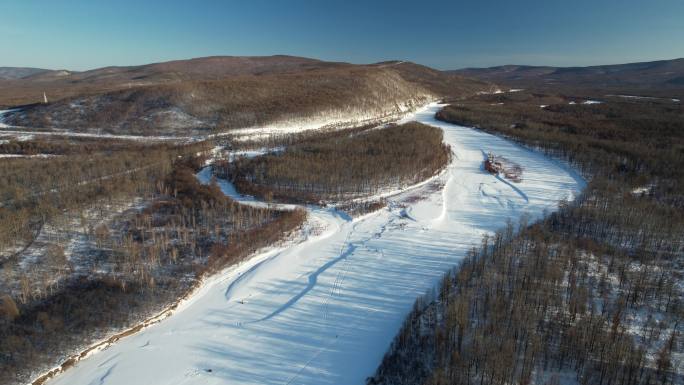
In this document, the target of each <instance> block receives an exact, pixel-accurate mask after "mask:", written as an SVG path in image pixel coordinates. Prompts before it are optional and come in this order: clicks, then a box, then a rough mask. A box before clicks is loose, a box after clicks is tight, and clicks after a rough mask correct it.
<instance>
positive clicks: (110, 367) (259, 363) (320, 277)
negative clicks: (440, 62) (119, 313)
mask: <svg viewBox="0 0 684 385" xmlns="http://www.w3.org/2000/svg"><path fill="white" fill-rule="evenodd" d="M439 108H440V107H439V106H438V105H436V104H432V105H430V106H428V107H427V108H425V109H423V110H421V111H419V112H417V113H416V114H414V115H413V116H411V117H409V118H407V119H405V120H417V121H420V122H422V123H425V124H430V125H433V126H437V127H440V128H441V129H443V130H444V140H445V142H446V143H448V144H449V145H451V147H452V150H453V151H454V158H453V162H452V163H451V164H450V165H449V166H448V169H447V170H446V172H444V173H443V174H442V175H441V176H440V177H439V178H438V180H437V181H436V182H438V183H428V184H424V185H422V186H420V187H416V188H414V189H411V190H410V191H407V192H404V193H402V194H399V195H396V196H393V197H391V198H390V199H389V201H390V204H389V207H390V209H384V210H381V211H379V212H377V213H374V214H371V215H369V216H365V217H363V218H361V219H359V220H351V219H350V218H348V217H346V216H344V215H341V214H339V213H337V212H336V211H335V210H333V209H315V208H309V211H310V215H309V217H310V219H309V224H308V225H309V226H311V227H314V226H319V227H320V228H321V230H320V231H318V232H312V233H311V234H310V235H309V236H308V239H307V240H305V241H303V242H300V243H296V244H294V243H293V244H291V245H289V246H286V247H283V248H281V249H278V250H272V251H269V252H266V253H263V254H261V255H257V256H255V257H254V258H252V259H251V260H250V261H248V262H246V263H244V264H242V265H240V266H237V267H235V268H231V269H228V270H226V271H225V272H224V273H223V274H220V275H218V276H216V277H214V278H212V279H210V280H209V281H208V282H207V284H206V285H204V286H203V287H202V288H201V289H200V290H199V291H198V292H197V293H196V294H195V295H194V296H193V297H192V298H191V299H190V300H188V301H186V302H184V303H183V304H182V305H181V306H180V308H179V309H178V310H177V311H176V313H175V314H173V315H172V316H171V317H170V318H168V319H166V320H164V321H163V322H161V323H159V324H156V325H153V326H151V327H149V328H147V329H144V330H143V331H142V332H140V333H138V334H136V335H133V336H131V337H128V338H125V339H123V340H121V341H120V342H118V343H117V344H115V345H113V346H111V347H110V348H108V349H106V350H104V351H101V352H99V353H97V354H94V355H92V356H91V357H88V358H86V359H84V360H83V361H81V362H79V363H78V364H77V365H76V367H74V368H72V369H69V370H67V371H66V372H65V373H63V374H61V375H59V376H57V377H56V378H55V379H53V380H51V381H50V382H49V384H51V385H54V384H60V385H62V384H63V385H79V384H83V385H87V384H116V385H133V384H316V385H322V384H344V385H347V384H359V385H361V384H363V383H364V380H365V378H366V377H368V376H370V375H372V374H373V372H374V370H375V369H376V367H377V365H378V364H379V363H380V360H381V359H382V356H383V354H384V353H385V351H386V350H387V348H388V347H389V344H390V342H391V341H392V338H393V337H394V335H395V334H396V333H397V332H398V330H399V328H400V326H401V324H402V322H403V320H404V317H405V316H406V314H407V313H408V312H409V311H410V310H411V307H412V305H413V303H414V300H415V299H416V297H418V296H420V295H422V294H424V293H425V292H426V291H427V290H428V289H430V288H431V287H433V286H434V285H435V284H436V283H437V282H438V281H439V279H440V278H441V276H442V274H443V273H444V272H445V271H446V270H448V269H449V268H451V267H453V266H454V265H456V264H457V263H458V262H459V261H460V260H461V259H462V258H463V257H464V256H465V255H466V253H467V251H468V249H469V248H471V247H472V246H474V245H478V244H479V243H480V240H481V237H482V235H483V234H485V233H491V232H493V231H495V230H497V229H499V228H501V227H503V226H505V223H506V221H507V220H508V219H511V220H514V221H517V220H518V218H520V217H521V216H523V215H529V216H530V217H531V219H535V218H539V217H540V216H541V215H542V214H543V213H544V212H545V211H552V210H554V209H555V208H556V207H557V204H558V201H559V200H561V199H572V198H573V197H574V196H576V194H578V193H579V192H580V191H581V189H582V188H583V187H584V182H583V180H582V179H581V177H580V176H579V175H578V174H576V173H574V172H573V171H572V170H568V169H567V168H566V167H564V166H562V165H560V164H559V163H557V162H555V161H553V160H550V159H548V158H545V157H544V156H542V155H541V154H538V153H535V152H532V151H529V150H527V149H523V148H521V147H519V146H517V145H515V144H513V143H511V142H508V141H506V140H504V139H501V138H498V137H495V136H492V135H488V134H486V133H483V132H481V131H477V130H473V129H470V128H465V127H459V126H455V125H451V124H447V123H443V122H439V121H436V120H435V119H434V118H433V117H434V113H435V112H436V111H437V110H438V109H439ZM488 151H492V152H494V153H496V154H497V155H502V156H504V157H506V158H508V159H510V160H512V161H514V162H516V163H518V164H520V165H522V166H523V167H524V174H523V181H522V182H521V183H517V184H512V183H509V182H508V181H505V180H502V179H497V178H496V177H494V176H492V175H490V174H488V173H486V172H485V171H483V169H482V161H483V156H484V153H486V152H488ZM483 152H484V153H483ZM201 176H202V175H200V177H201ZM437 184H438V185H439V186H441V187H439V188H437V187H436V185H437ZM223 188H224V190H225V191H226V193H229V194H231V195H234V194H235V192H234V191H233V190H231V186H230V185H228V184H223ZM420 195H422V196H424V197H425V199H422V200H416V199H413V198H415V197H416V196H420ZM402 202H403V205H404V206H406V207H405V208H402V207H400V206H401V204H402Z"/></svg>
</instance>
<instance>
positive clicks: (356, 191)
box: [217, 123, 450, 202]
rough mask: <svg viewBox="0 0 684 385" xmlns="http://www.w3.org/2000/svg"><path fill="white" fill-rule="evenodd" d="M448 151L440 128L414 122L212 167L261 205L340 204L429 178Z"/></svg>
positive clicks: (301, 145)
mask: <svg viewBox="0 0 684 385" xmlns="http://www.w3.org/2000/svg"><path fill="white" fill-rule="evenodd" d="M449 156H450V150H449V148H448V147H447V146H445V145H444V144H443V143H442V133H441V131H440V130H439V129H437V128H434V127H429V126H425V125H422V124H419V123H407V124H403V125H400V126H391V127H389V128H383V129H375V130H368V131H363V132H358V133H354V134H352V135H344V136H337V135H335V136H333V137H329V138H325V139H321V140H318V141H316V140H310V141H306V142H304V143H303V144H298V145H293V146H290V147H288V148H287V149H285V150H284V151H282V152H279V153H274V154H268V155H264V156H259V157H256V158H251V159H250V158H240V159H237V160H236V161H235V162H232V163H227V162H226V163H224V164H223V165H219V166H218V167H217V174H218V175H219V176H221V177H225V178H228V179H230V180H233V181H234V183H235V185H236V186H237V188H238V189H239V190H240V191H241V192H244V193H247V194H253V195H257V196H260V197H262V198H264V199H266V200H269V199H277V200H286V201H298V202H318V201H320V200H344V199H348V198H354V197H361V196H368V195H372V194H375V193H378V192H380V191H383V190H386V189H392V188H397V187H400V186H402V185H406V184H412V183H416V182H419V181H421V180H424V179H426V178H428V177H430V176H432V175H434V174H435V173H436V172H437V171H438V170H440V169H442V168H443V167H444V166H445V165H446V164H447V162H448V160H449Z"/></svg>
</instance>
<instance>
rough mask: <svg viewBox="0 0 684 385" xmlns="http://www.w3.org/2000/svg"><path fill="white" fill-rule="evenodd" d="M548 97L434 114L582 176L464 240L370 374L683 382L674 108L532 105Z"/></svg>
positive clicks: (451, 380) (441, 379)
mask: <svg viewBox="0 0 684 385" xmlns="http://www.w3.org/2000/svg"><path fill="white" fill-rule="evenodd" d="M552 98H554V97H552V96H547V95H532V94H526V93H520V94H505V95H486V96H480V97H479V98H476V99H474V100H469V101H464V102H462V103H459V104H458V105H452V106H449V107H447V108H445V109H444V110H443V111H441V112H440V113H438V118H439V119H442V120H446V121H449V122H454V123H458V124H466V125H476V126H478V127H482V128H484V129H486V130H489V131H491V132H493V133H497V134H502V135H505V136H507V137H509V138H511V139H513V140H517V141H519V142H520V143H521V144H524V145H527V146H530V147H532V148H535V149H538V150H540V151H544V152H546V153H547V154H549V155H551V156H554V157H557V158H560V159H562V160H565V161H567V162H569V163H570V164H572V165H573V166H574V167H576V168H578V169H580V170H582V171H583V172H584V173H585V175H587V176H589V177H590V181H589V184H588V186H587V188H586V190H585V192H584V193H583V195H582V196H581V197H579V198H578V199H577V200H576V201H575V202H572V203H571V204H568V203H565V202H561V204H560V209H559V211H558V212H556V213H554V214H552V215H550V216H548V217H547V218H546V219H545V220H543V221H542V222H540V223H539V224H536V225H533V226H526V225H525V224H523V225H521V226H520V229H518V230H519V231H514V229H513V227H512V226H509V227H508V228H507V229H506V230H505V231H502V232H501V233H499V234H497V235H496V236H495V237H493V238H490V239H485V241H484V244H483V246H482V247H481V248H479V249H477V250H473V252H472V253H471V254H470V255H469V256H468V257H467V258H466V259H465V261H464V262H463V264H462V265H461V266H460V267H458V268H456V269H455V270H454V271H453V272H452V273H451V274H449V275H447V276H446V277H445V279H444V282H443V283H442V284H441V285H440V287H439V289H438V294H437V295H433V296H428V297H426V298H423V299H421V300H419V301H418V302H417V304H416V307H415V309H414V311H413V312H412V313H411V315H410V316H409V317H408V319H407V320H406V323H405V325H404V327H403V329H402V330H401V332H400V333H399V335H398V336H397V337H396V339H395V341H394V343H393V345H392V347H391V349H390V351H389V352H388V353H387V355H386V357H385V359H384V361H383V363H382V365H381V366H380V368H379V369H378V371H377V373H376V374H375V376H374V377H373V378H370V379H369V383H370V384H435V385H436V384H480V385H485V384H532V383H533V384H559V383H579V384H601V385H603V384H606V385H607V384H611V385H612V384H672V383H681V381H682V380H683V377H682V372H681V362H680V361H679V358H678V357H680V356H681V353H682V352H683V351H684V341H683V340H682V332H684V325H683V324H682V319H683V318H682V317H683V316H684V307H683V306H682V305H683V303H682V299H683V298H684V296H683V293H682V288H681V286H680V285H679V282H681V279H682V277H683V276H684V265H683V264H682V257H683V255H684V244H683V242H682V234H684V219H683V218H684V198H683V197H684V195H683V193H682V191H683V190H682V189H681V187H682V185H683V184H684V175H682V173H683V171H682V170H683V169H684V112H683V111H682V108H681V107H680V106H676V105H672V104H664V103H643V102H637V103H632V102H624V101H613V100H611V101H609V102H607V103H605V104H590V105H583V104H574V105H570V104H568V103H567V101H564V102H562V104H553V105H550V106H548V107H545V108H540V106H539V105H540V104H544V103H543V102H542V103H540V100H542V99H543V100H545V101H548V100H549V99H552ZM556 99H557V100H558V99H561V98H556ZM561 100H562V99H561ZM496 103H504V104H503V105H497V104H496ZM492 104H495V105H492Z"/></svg>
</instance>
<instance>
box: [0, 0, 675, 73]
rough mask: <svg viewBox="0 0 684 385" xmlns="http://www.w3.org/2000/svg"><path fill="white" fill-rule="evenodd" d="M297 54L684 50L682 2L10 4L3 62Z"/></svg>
mask: <svg viewBox="0 0 684 385" xmlns="http://www.w3.org/2000/svg"><path fill="white" fill-rule="evenodd" d="M272 54H290V55H297V56H307V57H315V58H320V59H324V60H336V61H348V62H353V63H370V62H377V61H382V60H390V59H401V60H411V61H415V62H418V63H421V64H426V65H430V66H433V67H436V68H440V69H449V68H462V67H467V66H492V65H500V64H539V65H542V64H544V65H563V66H568V65H592V64H609V63H623V62H632V61H644V60H655V59H670V58H676V57H684V0H641V1H636V0H594V1H586V0H565V1H556V0H546V1H536V0H517V1H516V0H508V1H487V0H480V1H474V0H473V1H470V0H469V1H465V0H451V1H428V0H424V1H407V0H393V1H387V0H376V1H373V0H366V1H356V0H347V1H337V0H318V1H316V0H291V1H288V0H280V1H277V0H272V1H265V0H241V1H233V0H224V1H219V0H215V1H210V0H206V1H203V0H196V1H189V0H185V1H178V0H165V1H146V0H137V1H133V0H117V1H105V0H88V1H83V0H0V66H32V67H43V68H53V69H57V68H65V69H72V70H84V69H90V68H96V67H102V66H106V65H132V64H144V63H149V62H157V61H165V60H172V59H184V58H191V57H199V56H209V55H272Z"/></svg>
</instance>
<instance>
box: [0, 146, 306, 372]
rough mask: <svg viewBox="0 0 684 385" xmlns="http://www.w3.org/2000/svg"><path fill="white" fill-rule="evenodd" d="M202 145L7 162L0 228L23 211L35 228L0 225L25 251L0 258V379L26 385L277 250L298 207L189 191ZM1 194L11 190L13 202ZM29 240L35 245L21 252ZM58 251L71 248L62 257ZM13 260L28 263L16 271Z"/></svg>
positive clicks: (298, 216) (297, 220) (203, 189)
mask: <svg viewBox="0 0 684 385" xmlns="http://www.w3.org/2000/svg"><path fill="white" fill-rule="evenodd" d="M209 147H210V146H208V144H201V145H189V146H181V147H175V146H171V145H159V146H157V145H155V146H149V147H138V146H137V145H135V144H132V145H131V146H130V147H129V148H128V149H123V148H122V149H120V151H119V150H117V151H109V152H107V153H106V154H105V153H96V154H94V155H91V156H86V155H85V154H78V155H69V156H65V157H64V158H68V159H69V161H65V162H56V163H50V162H45V160H42V159H17V160H12V163H11V164H17V167H16V168H15V169H14V170H11V169H10V168H7V169H5V168H3V169H2V172H3V173H4V174H5V175H8V176H10V177H11V178H9V179H7V180H9V181H11V182H12V184H11V185H8V186H3V188H4V189H3V192H5V193H6V195H4V196H5V197H7V198H10V199H8V200H7V203H5V205H4V206H3V207H2V208H0V210H4V213H5V214H4V215H5V216H4V217H3V218H4V220H8V219H7V218H10V217H11V215H14V217H15V218H16V217H21V216H22V215H23V216H25V217H26V221H25V222H26V223H28V224H30V223H32V221H41V222H43V223H45V226H39V227H37V231H35V232H30V231H26V230H24V229H22V228H21V227H20V226H19V224H16V223H15V224H13V223H11V222H9V223H8V222H2V224H3V226H4V227H3V228H4V229H9V230H12V231H15V232H16V233H18V232H20V231H25V232H26V235H25V238H26V239H25V242H27V244H29V248H28V250H29V251H31V253H32V254H29V255H24V254H25V253H24V252H22V251H21V250H20V251H18V252H16V253H15V254H11V255H9V254H8V255H9V256H7V257H5V259H3V266H2V268H1V269H0V273H2V278H3V280H4V281H3V282H0V383H3V384H5V383H7V384H10V383H26V382H27V381H29V380H30V379H31V378H30V376H31V375H35V373H36V371H39V370H44V369H46V367H51V366H53V365H55V364H56V363H58V362H59V361H63V360H64V359H65V358H66V357H68V356H69V355H71V354H73V353H75V349H78V348H81V347H83V346H84V344H88V343H91V342H93V341H96V340H99V339H102V338H103V337H105V336H107V335H108V334H109V333H111V332H112V331H117V330H121V329H122V328H124V327H128V326H130V325H132V324H135V323H136V322H140V321H141V320H143V319H144V318H146V317H148V316H150V315H151V314H154V313H156V312H158V311H160V310H162V309H163V308H165V307H167V306H169V305H170V304H172V303H173V302H174V301H175V300H177V299H178V298H180V297H182V296H184V295H185V294H186V293H188V292H189V291H190V290H192V289H193V288H194V287H195V286H196V285H197V284H198V283H199V282H200V280H201V278H202V277H203V276H205V275H207V274H211V273H213V272H215V271H217V270H219V269H221V268H224V267H226V266H228V265H230V264H233V263H235V262H238V261H240V260H241V259H243V258H245V257H247V256H249V255H250V254H251V253H253V252H255V251H257V250H258V249H259V248H261V247H265V246H267V245H270V244H272V243H274V242H277V241H278V240H280V239H282V238H283V236H284V235H285V234H287V233H290V232H292V231H293V230H294V229H296V228H297V227H298V226H299V225H300V224H301V223H302V222H303V221H304V219H305V216H306V214H305V212H304V211H302V210H294V211H275V210H271V209H264V208H255V207H248V206H242V205H238V204H236V203H235V202H233V201H232V200H231V199H230V198H228V197H226V196H225V195H223V193H222V192H221V191H220V189H219V188H218V186H217V185H216V184H213V183H212V184H209V185H202V184H200V183H199V182H198V180H197V178H196V176H195V174H196V173H197V171H199V169H200V167H202V166H203V165H204V162H205V158H204V157H203V156H196V155H195V154H196V153H198V152H200V153H201V152H202V151H203V150H205V149H206V148H209ZM110 148H115V147H110ZM142 150H144V151H142ZM136 153H137V154H139V155H136ZM58 159H61V158H58ZM76 160H78V161H79V162H76ZM16 161H19V162H16ZM60 167H61V168H62V169H61V170H60ZM126 170H128V171H126ZM60 172H61V174H59V173H60ZM50 173H56V174H58V175H61V176H62V178H57V177H55V176H53V175H50ZM22 175H24V177H23V178H22ZM33 181H35V183H36V185H35V186H34V185H33V184H32V183H33ZM12 186H14V189H15V190H20V191H21V193H14V194H13V193H12V191H11V187H12ZM46 191H47V193H45V192H46ZM134 199H138V200H139V201H140V202H141V204H140V205H139V208H136V209H132V210H126V211H124V212H119V213H115V215H114V216H113V217H111V218H110V217H108V216H107V215H104V214H100V213H99V211H101V210H102V211H106V210H104V207H105V206H114V207H115V206H116V205H117V201H130V200H134ZM48 209H49V211H48ZM79 216H81V219H79ZM72 219H75V220H76V223H80V224H77V225H74V221H73V220H72ZM48 227H49V229H50V230H49V231H48V232H49V234H48V236H47V237H46V236H45V234H44V233H45V232H46V231H47V230H46V228H48ZM74 227H75V228H74ZM39 235H40V237H41V238H40V241H39V242H38V241H36V242H38V243H41V245H40V247H36V246H35V245H34V246H31V245H30V243H31V240H34V241H35V240H36V238H38V236H39ZM5 239H8V244H7V245H4V250H10V251H11V250H13V249H16V248H17V247H18V246H21V245H17V244H13V243H10V242H9V240H11V239H12V238H11V235H10V236H8V237H6V238H5ZM74 242H75V243H74ZM34 243H35V242H34ZM68 245H76V247H75V248H74V249H73V250H71V251H70V252H69V254H68V255H67V252H66V251H67V250H66V249H67V248H68V247H69V246H68ZM30 255H35V256H33V257H31V256H30ZM34 258H35V259H36V260H35V261H32V259H34ZM21 263H27V264H29V266H34V265H31V264H35V266H34V267H33V268H31V269H30V270H28V271H27V270H25V269H24V268H22V267H21Z"/></svg>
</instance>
